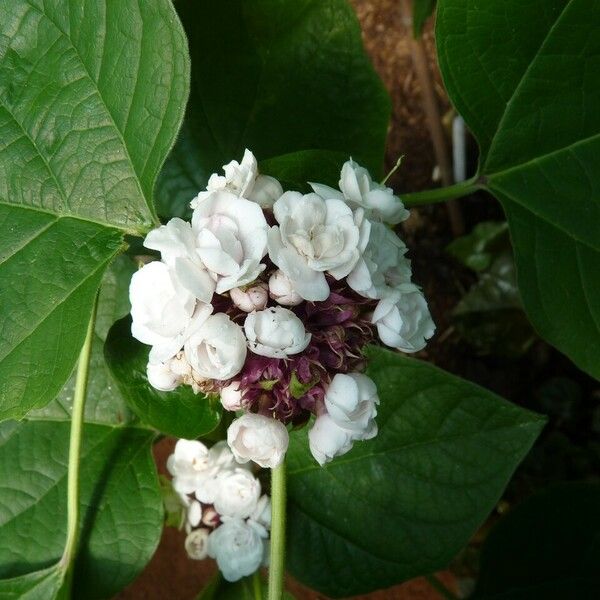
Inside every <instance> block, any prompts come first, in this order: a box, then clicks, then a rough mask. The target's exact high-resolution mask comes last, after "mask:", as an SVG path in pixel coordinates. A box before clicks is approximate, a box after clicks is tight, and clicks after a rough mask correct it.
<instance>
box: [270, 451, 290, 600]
mask: <svg viewBox="0 0 600 600" xmlns="http://www.w3.org/2000/svg"><path fill="white" fill-rule="evenodd" d="M285 487H286V481H285V461H283V462H282V463H281V464H280V465H279V466H278V467H275V468H274V469H272V470H271V507H272V508H271V511H272V513H271V557H270V561H271V564H270V566H269V600H281V598H282V597H283V580H284V576H285V508H286V490H285Z"/></svg>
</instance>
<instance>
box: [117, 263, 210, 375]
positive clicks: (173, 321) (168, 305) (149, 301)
mask: <svg viewBox="0 0 600 600" xmlns="http://www.w3.org/2000/svg"><path fill="white" fill-rule="evenodd" d="M129 300H130V302H131V317H132V324H131V334H132V335H133V337H134V338H136V339H138V340H139V341H140V342H142V343H144V344H149V345H151V346H153V348H152V350H151V351H150V360H151V362H153V363H156V362H165V361H166V360H167V359H169V358H171V357H172V356H174V355H175V354H176V353H177V352H178V351H179V350H180V349H181V347H182V346H183V344H184V342H185V340H186V338H187V337H188V336H189V335H191V333H192V332H193V331H195V329H196V328H197V327H199V326H200V325H202V323H203V322H204V321H205V320H206V319H207V318H208V316H209V315H210V313H211V312H212V307H211V306H210V305H208V304H203V303H197V302H196V298H195V296H194V295H193V294H191V293H190V292H189V291H187V290H186V289H185V288H183V287H182V286H181V284H180V283H179V282H178V280H177V278H176V277H174V276H173V274H172V272H171V271H170V269H169V267H167V265H165V264H164V263H162V262H158V261H155V262H151V263H149V264H147V265H144V266H143V267H142V268H141V269H140V270H139V271H137V272H136V273H134V274H133V277H132V278H131V284H130V286H129Z"/></svg>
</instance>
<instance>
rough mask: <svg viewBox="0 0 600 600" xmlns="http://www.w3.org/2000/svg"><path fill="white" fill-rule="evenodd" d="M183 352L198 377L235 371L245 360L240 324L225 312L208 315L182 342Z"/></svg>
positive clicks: (227, 375) (216, 376)
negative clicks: (185, 340)
mask: <svg viewBox="0 0 600 600" xmlns="http://www.w3.org/2000/svg"><path fill="white" fill-rule="evenodd" d="M184 351H185V356H186V358H187V360H188V362H189V363H190V365H191V366H192V369H194V371H196V372H197V373H198V374H199V375H200V377H207V378H210V379H218V380H224V379H229V378H230V377H234V376H235V375H237V374H238V373H239V372H240V370H241V369H242V366H243V365H244V361H245V360H246V338H245V337H244V333H243V331H242V328H241V327H240V326H239V325H238V324H237V323H234V322H233V321H232V320H231V319H230V318H229V317H228V316H227V315H226V314H225V313H217V314H215V315H212V316H210V317H209V318H208V319H207V320H206V321H205V322H204V323H203V324H202V326H201V327H200V328H199V329H198V330H197V331H196V333H194V334H193V335H192V336H191V337H190V338H189V339H188V340H187V342H186V343H185V346H184Z"/></svg>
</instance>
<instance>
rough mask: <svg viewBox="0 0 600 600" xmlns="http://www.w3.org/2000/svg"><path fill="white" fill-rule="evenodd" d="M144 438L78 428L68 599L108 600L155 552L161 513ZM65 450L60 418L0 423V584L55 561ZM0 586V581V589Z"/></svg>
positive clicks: (65, 428) (132, 431)
mask: <svg viewBox="0 0 600 600" xmlns="http://www.w3.org/2000/svg"><path fill="white" fill-rule="evenodd" d="M152 437H153V433H152V432H150V431H146V430H143V429H138V428H132V427H127V428H124V427H115V426H112V425H98V424H86V425H85V426H84V432H83V442H82V454H81V478H80V485H81V505H82V509H81V522H80V528H81V541H80V548H79V553H78V558H77V564H76V567H75V582H74V586H75V592H74V593H75V597H81V598H105V597H110V596H112V595H113V594H114V593H116V592H117V591H118V590H120V589H121V588H123V587H124V586H125V585H127V584H128V583H129V582H130V581H131V580H132V579H133V578H134V577H135V576H136V575H137V574H138V573H139V572H140V571H141V570H142V568H143V567H144V566H145V564H146V563H147V562H148V560H150V557H151V556H152V554H153V553H154V550H155V549H156V546H157V544H158V540H159V538H160V533H161V529H162V518H163V510H162V504H161V499H160V494H159V491H158V481H157V476H156V469H155V466H154V462H153V460H152V456H151V452H150V446H151V441H152ZM68 450H69V422H68V421H67V420H65V421H56V420H52V421H45V420H39V421H33V420H32V421H22V422H21V423H16V422H13V421H8V422H5V423H3V424H1V425H0V481H1V482H2V483H1V484H0V578H2V579H10V578H14V577H19V576H22V575H26V574H28V573H32V572H35V571H38V570H40V569H45V568H47V567H48V566H49V565H52V564H55V563H56V562H57V561H58V560H59V559H60V557H61V554H62V550H63V545H64V541H65V528H66V498H67V489H66V486H67V461H68ZM31 576H32V577H34V575H33V574H32V575H31ZM6 585H7V582H6V581H3V582H1V583H0V590H2V587H5V586H6ZM48 585H49V584H48ZM38 597H41V596H38Z"/></svg>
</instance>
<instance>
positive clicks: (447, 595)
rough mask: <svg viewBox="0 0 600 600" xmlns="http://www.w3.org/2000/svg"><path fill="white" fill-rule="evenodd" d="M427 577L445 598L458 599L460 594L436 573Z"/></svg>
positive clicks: (430, 583)
mask: <svg viewBox="0 0 600 600" xmlns="http://www.w3.org/2000/svg"><path fill="white" fill-rule="evenodd" d="M425 579H426V580H427V582H428V583H429V585H430V586H431V587H432V588H433V589H434V590H435V591H436V592H437V593H438V594H440V595H441V596H442V597H443V598H446V599H447V600H458V596H456V595H455V594H454V593H453V592H452V591H450V590H449V589H448V588H447V587H446V586H445V585H444V584H443V583H442V582H441V581H440V580H439V579H438V578H437V577H436V576H435V575H425Z"/></svg>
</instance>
